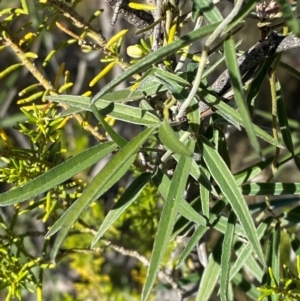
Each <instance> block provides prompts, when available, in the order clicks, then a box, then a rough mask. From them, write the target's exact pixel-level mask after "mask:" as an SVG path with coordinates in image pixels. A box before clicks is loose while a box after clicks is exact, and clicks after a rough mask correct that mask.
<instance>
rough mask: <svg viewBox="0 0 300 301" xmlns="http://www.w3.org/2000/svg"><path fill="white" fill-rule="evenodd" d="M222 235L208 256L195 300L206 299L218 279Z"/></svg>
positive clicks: (202, 300)
mask: <svg viewBox="0 0 300 301" xmlns="http://www.w3.org/2000/svg"><path fill="white" fill-rule="evenodd" d="M222 241H223V237H220V238H219V240H218V242H217V244H216V245H215V247H214V249H213V251H212V253H211V254H210V256H209V258H208V264H207V267H206V268H205V270H204V273H203V275H202V278H201V282H200V285H199V289H198V293H197V296H196V301H208V300H209V298H210V296H211V294H212V292H213V290H214V288H215V286H216V283H217V281H218V279H219V275H220V271H221V266H220V261H221V253H222Z"/></svg>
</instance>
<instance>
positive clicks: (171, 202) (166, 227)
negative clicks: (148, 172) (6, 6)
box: [142, 141, 195, 301]
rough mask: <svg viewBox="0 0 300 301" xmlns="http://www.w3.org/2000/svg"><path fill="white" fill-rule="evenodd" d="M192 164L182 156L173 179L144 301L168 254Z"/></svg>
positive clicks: (160, 222) (158, 231)
mask: <svg viewBox="0 0 300 301" xmlns="http://www.w3.org/2000/svg"><path fill="white" fill-rule="evenodd" d="M194 146H195V143H194V141H189V143H188V148H189V149H190V150H193V149H194ZM191 163H192V158H190V157H187V156H182V157H181V158H180V159H179V162H178V164H177V166H176V169H175V172H174V175H173V178H172V180H171V183H170V187H169V192H168V195H167V198H166V201H165V204H164V207H163V210H162V214H161V217H160V221H159V224H158V229H157V233H156V237H155V241H154V245H153V249H152V256H151V260H150V266H149V269H148V273H147V278H146V283H145V285H144V288H143V292H142V301H144V300H147V298H148V296H149V294H150V292H151V289H152V287H153V284H154V281H155V279H156V276H157V273H158V270H159V266H160V264H161V261H162V259H163V256H164V254H165V252H166V249H167V246H168V243H169V240H170V237H171V233H172V229H173V227H174V223H175V218H176V216H177V213H178V208H179V205H180V202H181V200H182V198H183V193H184V190H185V187H186V182H187V180H188V176H189V170H190V166H191Z"/></svg>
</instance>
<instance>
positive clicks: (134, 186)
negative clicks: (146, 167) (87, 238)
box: [94, 173, 152, 242]
mask: <svg viewBox="0 0 300 301" xmlns="http://www.w3.org/2000/svg"><path fill="white" fill-rule="evenodd" d="M151 177H152V174H150V173H142V174H141V175H139V176H138V177H137V178H136V179H134V181H133V182H132V183H131V184H130V185H129V186H128V188H127V189H126V190H125V192H124V193H123V194H122V196H121V197H120V199H119V200H118V201H117V203H116V204H115V205H114V207H113V208H112V209H111V210H110V211H109V212H108V214H107V215H106V217H105V219H104V220H103V222H102V224H101V226H100V228H99V230H98V232H97V234H96V235H95V238H94V241H95V242H96V241H98V240H99V239H100V238H101V237H102V236H103V234H104V233H105V232H106V230H107V229H108V228H109V227H110V226H111V225H112V224H113V223H114V221H116V220H117V219H118V217H119V216H120V215H121V214H122V213H123V212H124V211H125V210H126V209H127V208H128V207H129V206H130V205H131V204H132V203H133V202H134V201H135V200H136V199H137V198H138V196H139V195H140V193H141V191H142V190H143V188H144V187H145V185H147V183H148V182H149V181H150V179H151Z"/></svg>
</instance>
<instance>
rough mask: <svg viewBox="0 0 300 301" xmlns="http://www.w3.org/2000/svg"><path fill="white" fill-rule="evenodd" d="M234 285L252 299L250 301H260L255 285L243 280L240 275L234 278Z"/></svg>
mask: <svg viewBox="0 0 300 301" xmlns="http://www.w3.org/2000/svg"><path fill="white" fill-rule="evenodd" d="M233 283H234V284H235V285H236V286H237V287H238V288H239V289H240V290H241V291H242V292H245V294H246V295H247V296H248V297H249V298H250V300H254V301H256V300H258V298H259V292H258V290H257V288H256V286H254V285H253V284H251V283H249V281H248V279H245V278H243V276H242V274H241V273H239V274H237V275H235V276H234V278H233Z"/></svg>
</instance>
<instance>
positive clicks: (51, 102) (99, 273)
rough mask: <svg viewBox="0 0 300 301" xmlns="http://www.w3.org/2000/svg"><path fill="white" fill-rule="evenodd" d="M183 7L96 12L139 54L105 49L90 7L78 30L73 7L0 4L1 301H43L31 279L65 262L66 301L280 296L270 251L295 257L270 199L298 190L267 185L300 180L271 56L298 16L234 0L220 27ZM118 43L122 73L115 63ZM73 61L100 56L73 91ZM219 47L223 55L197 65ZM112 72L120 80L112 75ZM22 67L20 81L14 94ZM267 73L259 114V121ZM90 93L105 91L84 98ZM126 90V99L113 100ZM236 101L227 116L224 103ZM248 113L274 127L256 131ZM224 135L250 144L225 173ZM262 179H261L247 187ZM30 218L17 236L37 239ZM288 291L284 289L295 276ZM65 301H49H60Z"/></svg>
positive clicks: (292, 44) (286, 6)
mask: <svg viewBox="0 0 300 301" xmlns="http://www.w3.org/2000/svg"><path fill="white" fill-rule="evenodd" d="M181 2H182V3H181ZM181 2H180V1H171V0H170V1H159V0H158V1H147V5H146V6H145V5H141V4H136V3H129V1H127V0H124V1H114V0H107V1H106V3H107V4H109V5H110V6H111V7H112V8H113V9H114V16H113V19H112V21H111V22H112V23H115V22H116V20H117V19H118V17H120V16H122V17H123V18H125V19H126V20H127V21H129V22H130V23H132V24H134V25H135V26H136V27H137V29H138V30H139V33H140V34H143V35H144V36H143V37H142V38H140V39H139V41H138V42H131V41H130V39H129V36H128V30H127V29H122V30H121V31H119V32H118V33H116V34H114V35H112V36H111V37H110V39H108V41H107V39H106V37H104V35H103V34H102V33H101V32H99V30H98V28H97V23H96V20H97V18H99V19H100V20H101V18H104V14H103V9H99V10H95V11H93V13H92V14H90V15H89V16H85V17H83V16H81V15H80V14H79V11H82V10H81V8H82V6H81V5H83V3H84V1H83V0H78V1H75V0H74V1H58V0H39V1H38V0H36V1H26V0H22V1H14V2H11V3H12V6H13V5H15V8H12V7H10V8H7V7H5V4H3V3H2V4H0V5H1V6H0V11H1V19H0V29H1V41H2V46H1V51H2V53H4V54H3V55H5V56H6V57H7V60H6V62H7V63H6V62H5V63H4V64H6V66H5V67H4V68H3V71H2V72H1V73H0V79H1V81H2V82H3V87H4V88H3V92H1V93H2V94H1V99H0V105H1V108H2V110H4V108H7V107H8V106H7V103H6V102H8V100H7V98H6V94H8V92H9V91H15V90H17V92H18V95H16V94H15V95H14V98H13V99H16V100H18V104H19V106H20V110H21V112H22V114H21V115H20V114H19V113H17V114H15V113H13V114H14V115H9V114H8V115H7V116H6V117H4V118H3V119H2V120H1V121H0V126H1V128H0V137H1V150H0V151H1V162H2V164H1V166H0V181H1V182H4V183H6V184H8V183H9V184H12V185H13V187H12V189H11V190H9V191H6V192H3V193H2V194H0V206H3V207H4V206H11V207H8V208H2V211H1V215H0V217H1V223H0V234H1V239H2V240H1V245H0V254H1V267H2V268H1V271H2V272H1V274H0V280H1V282H0V287H1V288H2V289H6V292H7V294H6V299H7V300H11V299H12V298H13V297H17V298H19V299H21V298H23V297H24V296H27V291H31V292H35V293H36V295H37V298H38V300H43V299H46V298H51V296H50V297H47V294H45V293H44V291H43V277H44V275H47V272H49V274H50V275H51V271H54V270H56V269H58V268H59V266H60V265H64V264H66V265H67V267H68V269H72V270H73V271H75V272H76V275H77V277H78V279H79V280H78V282H77V283H76V284H74V287H73V289H72V293H73V294H75V296H76V300H88V298H90V300H97V299H98V298H99V296H100V295H101V298H102V299H104V300H105V298H106V300H128V299H130V297H129V296H131V297H132V298H134V299H139V298H140V295H141V296H142V297H141V298H142V300H146V299H148V298H151V297H153V296H154V288H156V293H157V294H158V293H159V292H158V291H164V292H169V291H170V290H171V289H172V290H175V291H177V292H178V294H179V295H180V296H181V297H186V298H188V297H190V298H193V297H192V296H193V293H194V292H195V291H196V300H201V301H203V300H209V299H210V298H211V296H212V295H215V296H216V295H219V296H220V298H221V300H222V301H223V300H233V299H234V297H236V296H237V295H238V294H243V296H245V295H247V296H248V298H250V299H254V300H256V299H258V298H259V291H258V290H257V289H256V286H259V289H260V291H261V292H262V295H261V296H260V299H261V300H262V299H264V298H265V297H268V298H269V297H270V295H272V294H274V293H278V289H279V285H276V286H272V285H271V283H272V281H273V282H274V281H275V280H274V279H280V273H281V269H280V267H281V263H282V261H284V262H285V264H287V263H288V262H290V261H289V258H288V256H287V255H286V254H285V253H286V252H284V251H282V250H281V249H280V246H281V245H282V244H281V243H280V239H281V238H282V237H283V235H286V236H287V240H288V241H289V243H288V245H289V249H290V248H291V249H292V250H293V252H295V253H296V254H297V255H298V254H299V246H300V242H299V238H298V237H297V236H296V235H295V234H293V229H294V228H293V227H297V224H298V222H299V208H300V207H299V206H295V204H296V205H297V202H298V201H299V199H298V198H296V197H295V198H293V199H288V198H286V197H284V196H283V195H289V194H291V195H297V194H299V192H300V183H298V182H292V181H290V182H286V181H282V180H280V179H279V180H277V178H276V177H277V176H278V175H279V171H278V168H279V167H280V169H281V172H282V170H288V169H289V168H290V163H291V162H294V164H293V165H294V170H297V172H299V171H298V169H299V167H300V161H299V137H298V135H297V130H298V129H299V123H298V122H297V121H295V120H291V119H288V117H287V113H286V109H285V102H284V99H283V93H282V92H284V89H283V88H282V87H281V85H280V81H279V80H278V79H277V77H276V71H277V69H278V68H283V69H285V70H288V71H289V72H290V73H291V74H292V75H293V76H294V77H296V78H297V79H299V78H300V76H299V71H297V70H296V69H295V68H293V67H292V66H290V65H288V64H286V63H283V62H281V53H282V52H283V51H287V50H289V49H294V48H299V47H300V38H299V36H300V26H299V22H298V17H297V16H296V12H295V11H296V4H294V3H289V2H288V1H287V0H280V1H279V3H276V2H274V1H271V2H270V4H268V6H266V5H265V4H264V3H257V1H254V0H251V1H248V2H247V3H244V2H243V1H242V0H238V1H236V3H235V5H234V8H233V9H232V11H231V12H230V14H229V15H228V16H227V17H223V15H222V14H221V13H220V10H219V8H218V5H217V4H216V3H214V4H213V3H212V2H211V1H209V0H201V1H196V0H194V1H181ZM229 2H230V1H228V3H229ZM189 4H190V5H191V7H192V8H189ZM150 11H152V13H151V12H150ZM189 13H190V14H189ZM248 17H252V18H255V19H258V20H259V23H258V26H259V31H260V36H259V37H257V38H256V41H257V43H256V44H255V45H254V46H253V47H251V48H250V49H249V50H248V51H246V52H240V51H238V49H239V45H240V44H239V43H236V42H235V41H234V36H235V35H238V34H239V33H240V31H241V30H242V27H243V25H244V24H245V23H247V20H248ZM204 19H206V21H207V23H208V24H207V25H203V24H202V23H203V20H204ZM85 20H88V21H85ZM182 27H185V28H186V29H189V30H188V33H187V34H182ZM191 27H193V28H194V29H193V30H192V29H191ZM274 28H279V30H280V31H281V34H279V33H276V32H275V31H274ZM65 34H66V35H65ZM206 37H207V40H206V42H205V43H204V46H203V51H202V53H201V55H199V56H198V55H196V54H193V53H192V51H191V50H190V48H191V46H192V45H193V44H197V42H198V41H199V40H202V39H204V38H206ZM216 41H219V43H218V44H216ZM258 41H259V42H258ZM126 43H127V45H128V43H131V45H128V47H127V54H128V55H129V56H130V57H131V58H132V59H133V60H132V61H130V59H128V58H127V57H126V56H125V55H124V48H125V44H126ZM49 45H50V47H49ZM197 45H198V44H197ZM75 48H76V49H77V50H78V51H79V49H80V54H78V53H77V54H76V55H78V57H82V56H83V55H84V56H85V59H86V60H87V59H88V57H89V55H90V53H96V54H99V53H100V54H101V59H100V61H101V68H100V70H99V69H97V68H94V69H92V71H91V72H90V73H93V74H92V75H91V74H90V73H89V72H86V76H85V77H84V79H83V78H79V76H80V74H78V73H80V72H77V71H78V70H80V69H79V65H80V64H79V63H78V64H77V62H76V56H75V54H74V59H73V60H69V59H68V58H69V57H70V56H72V55H73V52H72V51H74V49H75ZM221 48H222V50H223V52H224V53H223V52H222V54H221V55H220V56H219V58H218V59H217V60H216V61H215V62H209V61H208V58H209V57H210V56H212V55H213V54H216V53H217V50H218V49H221ZM60 54H61V55H62V58H60ZM237 54H238V55H239V58H237ZM16 58H17V59H18V60H19V61H20V62H21V63H20V62H19V61H18V62H16ZM224 60H225V62H226V69H225V71H223V72H221V74H220V76H219V78H218V79H217V80H216V81H215V82H214V83H213V84H211V85H210V84H209V76H210V74H211V73H212V72H213V71H216V70H218V68H219V65H220V64H221V63H222V62H223V61H224ZM74 61H75V63H74ZM83 61H85V60H81V62H83ZM117 66H118V67H121V68H122V69H123V70H124V71H123V72H122V73H121V74H120V75H119V76H117V77H115V78H112V76H111V73H112V72H113V71H114V70H116V67H117ZM21 67H24V68H23V69H21ZM77 68H78V69H77ZM23 70H25V72H27V74H30V77H28V78H27V79H26V82H25V83H18V81H17V79H18V78H19V77H22V78H25V77H24V71H23ZM76 74H78V77H76V76H75V75H76ZM267 74H269V86H270V94H271V102H272V103H271V114H268V113H266V112H262V111H259V110H257V109H256V99H257V96H258V93H259V92H260V91H261V90H262V86H261V83H262V80H263V79H264V78H265V77H266V75H267ZM133 79H134V82H132V80H133ZM103 80H106V82H107V84H106V85H104V87H102V88H101V90H100V91H97V89H98V88H97V87H98V86H99V85H100V84H99V83H103ZM78 82H79V85H78ZM124 82H125V86H126V87H125V88H124V86H123V88H119V89H118V90H114V88H116V87H117V86H118V85H119V84H122V83H123V84H124ZM76 83H77V85H76ZM73 85H74V86H76V91H77V92H76V93H72V87H73ZM15 87H16V88H15ZM74 89H75V88H74ZM72 94H76V95H72ZM91 95H94V96H92V97H91ZM233 97H234V99H235V103H236V106H237V109H235V108H233V107H232V106H230V105H229V104H228V102H230V100H231V99H232V98H233ZM135 104H138V106H136V105H135ZM5 110H6V109H5ZM12 112H13V111H12ZM210 115H211V116H210ZM208 116H210V117H209V118H207V117H208ZM255 116H263V118H264V120H265V121H267V122H269V124H271V127H267V128H266V127H261V126H259V125H257V124H256V123H255V122H254V117H255ZM16 121H18V123H17V124H16ZM75 121H76V122H75ZM119 121H122V122H125V123H127V124H129V125H130V126H131V127H132V128H136V129H138V134H136V135H133V136H131V137H130V138H126V139H125V138H124V137H123V136H122V133H120V132H119V131H118V130H117V129H116V127H115V125H116V124H118V122H119ZM12 125H14V126H15V129H16V130H17V133H18V134H16V132H13V131H12V129H11V126H12ZM228 126H233V127H235V128H237V129H243V128H244V129H245V133H246V135H245V136H246V138H244V139H245V140H244V141H247V142H245V143H249V145H251V151H249V152H248V153H247V156H248V157H249V160H250V159H251V158H252V163H249V164H248V166H246V167H245V166H243V167H240V168H239V169H238V170H237V171H235V172H233V171H232V166H231V165H232V162H231V160H233V159H234V156H235V153H234V152H232V151H231V150H230V148H229V147H228V145H229V144H228V139H227V136H226V133H227V129H228ZM70 133H73V134H70ZM74 133H77V134H80V137H79V135H75V134H74ZM24 136H25V137H27V140H26V141H27V142H28V143H27V144H26V143H22V142H21V138H20V137H24ZM91 140H94V143H91ZM260 141H263V142H260ZM93 144H94V145H93ZM108 155H111V156H110V158H109V159H108V160H107V161H106V164H105V166H104V167H103V168H102V169H101V170H100V171H98V172H97V173H96V174H95V175H93V176H91V175H90V174H89V171H91V169H92V168H93V166H95V165H96V163H97V162H98V161H99V160H101V159H104V158H105V157H106V156H108ZM253 158H255V159H254V160H253ZM262 172H265V173H266V174H267V176H265V178H266V180H263V181H260V180H257V179H255V177H256V176H258V175H259V174H261V173H262ZM126 177H127V179H128V177H130V180H128V182H127V181H126ZM124 179H125V180H124ZM275 180H276V182H275ZM4 187H5V189H8V188H7V187H8V186H4ZM108 192H110V193H113V194H114V196H115V197H114V198H113V200H112V198H111V197H109V193H108ZM277 195H280V196H281V197H280V198H278V199H274V200H271V198H270V197H271V196H277ZM244 196H263V197H264V199H265V202H262V203H258V204H252V205H248V203H247V202H246V199H245V197H244ZM288 201H290V203H289V204H288ZM290 204H292V205H293V207H292V208H289V207H288V205H290ZM281 207H283V209H282V210H281V211H280V212H278V211H276V210H277V208H281ZM275 209H276V210H275ZM257 213H259V215H258V214H257ZM34 217H35V219H36V220H37V221H38V224H39V227H40V228H41V230H34V231H31V230H28V229H30V227H33V226H34V227H37V226H36V224H35V223H34V222H33V218H34ZM24 225H25V226H24ZM26 228H27V229H26ZM20 229H21V230H20ZM24 229H26V230H24ZM214 233H217V235H213V234H214ZM55 234H56V236H55V238H53V236H54V235H55ZM183 237H188V238H189V239H188V241H186V240H185V239H184V238H183ZM37 241H38V246H39V247H38V248H35V247H34V246H35V245H36V244H37ZM195 249H197V250H198V258H197V260H195V259H194V258H193V250H195ZM201 250H202V251H201ZM111 253H113V254H120V255H121V256H124V257H130V258H132V259H133V260H134V261H135V262H134V267H131V268H128V269H126V268H124V270H123V271H122V272H120V271H119V269H118V268H117V267H116V266H114V260H112V261H111V262H109V260H108V258H110V257H109V256H111ZM280 255H283V256H282V258H281V257H280ZM114 256H116V255H114ZM114 258H116V257H114ZM291 263H292V264H293V262H291ZM269 275H270V276H271V277H269ZM285 278H288V279H286V283H289V281H296V280H295V279H296V278H297V277H296V276H295V275H293V274H292V273H290V274H289V273H286V276H285ZM158 279H160V280H161V281H160V282H159V283H158ZM75 282H76V281H75V280H73V283H75ZM246 282H247V285H245V283H246ZM296 282H297V281H296ZM72 293H70V294H67V293H64V294H63V293H62V294H60V295H59V297H58V298H65V300H69V299H70V298H72ZM58 294H59V292H58ZM296 294H297V292H296ZM282 295H283V296H284V297H286V298H292V297H291V296H294V295H289V293H286V292H285V294H282ZM62 296H64V297H62ZM273 297H274V296H273V295H272V296H271V298H272V299H273ZM286 300H289V299H286Z"/></svg>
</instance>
